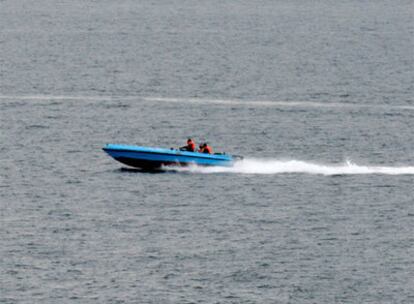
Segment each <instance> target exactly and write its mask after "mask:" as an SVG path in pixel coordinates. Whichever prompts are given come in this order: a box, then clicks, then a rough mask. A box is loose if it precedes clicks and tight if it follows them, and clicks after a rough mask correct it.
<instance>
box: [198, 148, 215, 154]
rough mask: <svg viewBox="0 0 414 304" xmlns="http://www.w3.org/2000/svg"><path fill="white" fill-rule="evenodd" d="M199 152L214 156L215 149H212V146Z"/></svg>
mask: <svg viewBox="0 0 414 304" xmlns="http://www.w3.org/2000/svg"><path fill="white" fill-rule="evenodd" d="M199 152H201V153H208V154H213V149H211V147H210V146H205V147H203V148H201V149H200V151H199Z"/></svg>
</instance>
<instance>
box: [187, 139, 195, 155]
mask: <svg viewBox="0 0 414 304" xmlns="http://www.w3.org/2000/svg"><path fill="white" fill-rule="evenodd" d="M187 150H188V151H191V152H194V151H195V150H196V144H195V143H194V142H193V141H190V142H189V143H188V144H187Z"/></svg>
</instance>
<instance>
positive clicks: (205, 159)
mask: <svg viewBox="0 0 414 304" xmlns="http://www.w3.org/2000/svg"><path fill="white" fill-rule="evenodd" d="M103 150H104V151H105V152H106V153H108V154H109V155H110V156H111V157H113V158H114V159H116V160H117V161H119V162H121V163H123V164H126V165H128V166H131V167H135V168H141V169H146V170H153V169H159V168H161V167H162V166H169V165H180V166H187V165H191V164H196V165H200V166H226V167H228V166H232V165H233V162H234V158H233V156H231V155H227V154H205V153H198V152H189V151H180V150H175V149H163V148H150V147H139V146H128V145H114V144H108V145H106V146H105V147H104V148H103Z"/></svg>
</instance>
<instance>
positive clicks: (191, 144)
mask: <svg viewBox="0 0 414 304" xmlns="http://www.w3.org/2000/svg"><path fill="white" fill-rule="evenodd" d="M180 150H181V151H190V152H194V151H195V150H196V144H195V142H194V141H193V140H192V139H191V138H189V139H187V145H186V146H184V147H181V148H180Z"/></svg>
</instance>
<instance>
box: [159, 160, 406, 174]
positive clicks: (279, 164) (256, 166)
mask: <svg viewBox="0 0 414 304" xmlns="http://www.w3.org/2000/svg"><path fill="white" fill-rule="evenodd" d="M165 169H166V170H170V171H178V172H190V173H206V174H208V173H235V174H283V173H304V174H319V175H356V174H385V175H413V174H414V166H395V167H394V166H371V165H367V166H362V165H357V164H354V163H351V162H350V161H347V162H345V163H343V164H317V163H311V162H305V161H300V160H288V161H281V160H272V159H267V160H266V159H244V160H240V161H237V162H236V163H235V164H234V166H233V167H201V166H196V165H193V166H189V167H169V168H165Z"/></svg>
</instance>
